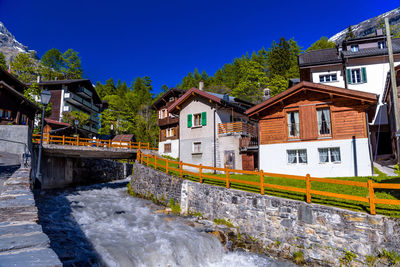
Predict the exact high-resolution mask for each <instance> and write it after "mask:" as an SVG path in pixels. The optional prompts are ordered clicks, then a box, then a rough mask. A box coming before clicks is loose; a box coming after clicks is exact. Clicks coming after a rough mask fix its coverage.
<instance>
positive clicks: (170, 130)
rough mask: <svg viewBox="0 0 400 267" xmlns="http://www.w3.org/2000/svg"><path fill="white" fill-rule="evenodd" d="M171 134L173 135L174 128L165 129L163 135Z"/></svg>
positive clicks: (169, 135)
mask: <svg viewBox="0 0 400 267" xmlns="http://www.w3.org/2000/svg"><path fill="white" fill-rule="evenodd" d="M172 136H174V128H167V129H165V137H172Z"/></svg>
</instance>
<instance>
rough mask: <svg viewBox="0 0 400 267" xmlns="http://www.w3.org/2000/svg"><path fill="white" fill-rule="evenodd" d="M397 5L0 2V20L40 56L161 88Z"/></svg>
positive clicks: (95, 77) (98, 76)
mask: <svg viewBox="0 0 400 267" xmlns="http://www.w3.org/2000/svg"><path fill="white" fill-rule="evenodd" d="M398 6H399V2H398V1H397V0H389V1H388V0H382V1H376V0H352V1H348V0H347V1H342V0H337V1H333V2H332V1H331V2H329V1H292V0H290V1H289V0H288V1H267V0H261V1H252V0H247V1H236V0H230V1H218V0H214V1H209V0H203V1H174V0H164V1H153V0H147V1H133V0H132V1H129V0H126V1H122V0H107V1H105V0H63V1H62V0H0V21H2V22H3V23H4V24H5V26H6V27H7V28H8V30H9V31H10V32H11V33H12V34H13V35H14V36H15V37H16V39H17V40H18V41H19V42H21V43H22V44H24V45H26V46H28V47H29V49H33V50H36V51H37V52H38V56H39V57H40V56H41V55H42V54H43V53H44V52H46V51H47V50H49V49H51V48H57V49H59V50H60V51H61V52H64V51H65V50H67V49H68V48H73V49H74V50H76V51H78V52H79V55H80V57H81V59H82V66H83V69H84V73H85V78H88V79H90V80H91V81H92V82H93V83H96V82H97V81H100V82H102V83H104V82H105V81H106V80H107V79H109V78H113V79H114V80H115V81H117V80H118V79H121V80H124V81H126V82H127V83H128V85H130V84H131V82H132V81H133V80H134V79H135V78H136V77H138V76H145V75H147V76H149V77H150V78H151V79H152V81H153V88H154V91H155V92H158V91H159V90H160V88H161V86H162V85H163V84H166V85H168V86H169V87H173V86H176V85H177V83H179V82H180V81H181V80H182V77H183V76H185V75H186V74H187V73H188V72H189V71H193V70H194V69H195V68H196V67H197V68H198V69H199V71H200V72H201V71H202V70H205V71H206V72H207V73H208V74H210V75H213V74H214V73H215V71H216V70H217V69H218V68H220V67H221V66H222V65H223V64H224V63H229V62H231V61H232V60H233V59H234V58H235V57H240V56H241V55H243V54H244V53H246V52H249V53H251V52H252V51H253V50H259V49H260V48H262V47H265V48H268V47H270V45H271V43H272V41H273V40H277V41H279V39H280V37H282V36H283V37H285V38H287V39H289V38H292V37H294V39H295V40H296V41H297V42H298V43H299V45H300V46H302V47H303V48H304V49H306V48H307V47H308V46H309V45H310V44H312V43H313V42H314V41H316V40H318V39H319V38H320V37H321V36H328V37H330V36H332V35H334V34H335V33H337V32H339V31H341V30H343V29H345V28H347V27H348V26H349V25H350V24H357V23H359V22H361V21H363V20H366V19H368V18H371V17H374V16H377V15H379V14H381V13H384V12H387V11H389V10H392V9H394V8H396V7H398Z"/></svg>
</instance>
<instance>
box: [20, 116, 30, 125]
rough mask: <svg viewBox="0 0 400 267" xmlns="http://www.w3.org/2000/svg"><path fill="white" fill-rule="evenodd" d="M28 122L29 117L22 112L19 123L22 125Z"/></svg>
mask: <svg viewBox="0 0 400 267" xmlns="http://www.w3.org/2000/svg"><path fill="white" fill-rule="evenodd" d="M27 122H28V117H27V116H26V115H25V114H22V115H21V118H20V122H19V123H20V124H22V125H26V123H27Z"/></svg>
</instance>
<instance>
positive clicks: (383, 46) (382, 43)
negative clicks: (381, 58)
mask: <svg viewBox="0 0 400 267" xmlns="http://www.w3.org/2000/svg"><path fill="white" fill-rule="evenodd" d="M385 47H386V45H385V42H378V48H379V49H384V48H385Z"/></svg>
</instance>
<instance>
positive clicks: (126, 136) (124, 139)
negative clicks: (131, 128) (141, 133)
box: [112, 134, 133, 142]
mask: <svg viewBox="0 0 400 267" xmlns="http://www.w3.org/2000/svg"><path fill="white" fill-rule="evenodd" d="M132 139H133V134H119V135H116V136H115V137H114V138H113V139H112V141H117V142H119V141H121V142H129V141H132Z"/></svg>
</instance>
